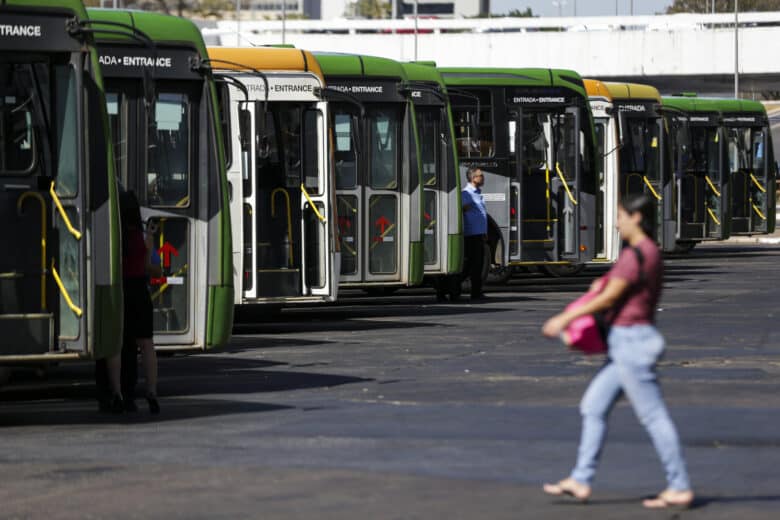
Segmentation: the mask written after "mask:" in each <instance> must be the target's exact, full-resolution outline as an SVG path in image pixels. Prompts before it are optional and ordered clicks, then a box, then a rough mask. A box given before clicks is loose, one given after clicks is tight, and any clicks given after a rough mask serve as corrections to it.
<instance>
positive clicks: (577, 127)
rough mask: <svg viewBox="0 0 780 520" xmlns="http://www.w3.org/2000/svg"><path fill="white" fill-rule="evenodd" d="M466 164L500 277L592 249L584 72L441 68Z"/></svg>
mask: <svg viewBox="0 0 780 520" xmlns="http://www.w3.org/2000/svg"><path fill="white" fill-rule="evenodd" d="M439 71H440V73H441V75H442V77H443V78H444V83H445V84H446V85H447V89H448V92H449V96H450V103H451V105H452V114H453V120H454V124H455V137H456V143H457V153H458V159H459V161H460V169H461V171H462V172H465V170H466V169H467V168H468V167H479V168H480V169H481V170H482V171H483V172H484V174H485V185H484V187H483V188H482V191H483V197H484V199H485V205H486V206H487V210H488V243H489V246H490V251H489V254H490V259H491V264H492V266H493V267H492V270H493V272H494V274H495V279H496V280H497V281H500V280H506V279H508V277H509V276H510V275H511V269H512V267H513V266H540V267H541V268H542V270H544V271H545V272H547V273H548V274H551V275H562V274H572V273H575V272H577V271H579V270H580V269H582V267H583V266H584V265H585V263H586V262H588V261H590V260H591V259H592V258H593V257H594V255H595V238H596V195H597V192H598V185H597V178H596V177H597V176H596V172H597V167H596V153H595V135H594V129H593V117H592V114H591V111H590V105H589V103H588V95H587V93H586V91H585V87H584V85H583V82H582V78H581V77H580V76H579V74H577V73H576V72H574V71H570V70H561V69H510V68H486V69H484V68H440V69H439Z"/></svg>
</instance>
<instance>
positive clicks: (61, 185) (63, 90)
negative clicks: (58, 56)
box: [55, 65, 79, 197]
mask: <svg viewBox="0 0 780 520" xmlns="http://www.w3.org/2000/svg"><path fill="white" fill-rule="evenodd" d="M55 80H56V105H57V109H56V125H57V184H56V186H57V194H58V195H59V196H61V197H73V196H75V195H76V193H78V185H79V176H78V175H79V171H78V157H77V154H76V153H73V150H78V143H77V139H78V136H77V131H76V128H78V121H77V119H78V117H77V113H78V110H77V109H78V101H77V93H76V75H75V74H74V73H73V69H72V68H71V67H70V66H69V65H59V66H57V67H56V69H55Z"/></svg>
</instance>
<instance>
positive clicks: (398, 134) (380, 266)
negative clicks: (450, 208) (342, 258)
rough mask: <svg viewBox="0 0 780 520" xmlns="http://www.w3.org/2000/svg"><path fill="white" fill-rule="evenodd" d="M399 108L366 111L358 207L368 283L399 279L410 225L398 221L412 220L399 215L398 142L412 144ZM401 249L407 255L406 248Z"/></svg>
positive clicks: (399, 160) (391, 106)
mask: <svg viewBox="0 0 780 520" xmlns="http://www.w3.org/2000/svg"><path fill="white" fill-rule="evenodd" d="M401 108H402V105H389V104H387V105H385V104H381V105H380V104H375V105H369V106H368V107H367V109H366V118H365V121H364V124H365V132H364V136H365V140H366V145H365V148H364V149H365V151H366V156H367V159H368V164H367V168H366V169H365V170H364V171H365V174H366V179H365V182H364V186H363V193H362V194H361V195H359V197H361V196H362V200H360V201H359V204H361V205H362V206H363V207H364V208H365V209H364V219H363V230H364V231H363V244H365V246H366V247H364V255H363V262H364V263H363V266H364V271H363V279H364V281H369V282H371V281H398V280H400V275H401V257H402V251H401V245H402V241H404V240H406V241H408V237H405V236H404V233H403V230H404V229H406V228H408V227H409V226H408V225H402V224H401V219H404V218H407V219H408V218H411V217H412V216H411V215H407V216H404V215H402V214H401V196H400V195H401V187H402V184H401V182H402V179H401V178H400V174H401V171H402V166H401V150H402V146H401V143H402V142H404V143H410V142H413V141H410V139H409V138H408V132H409V128H408V127H409V125H408V124H407V125H403V127H402V124H401V121H402V116H403V114H402V112H401ZM407 110H408V107H407ZM407 120H408V118H407ZM407 155H408V154H407ZM415 160H416V158H415ZM403 167H404V168H406V169H407V175H409V171H410V164H409V163H408V162H407V161H404V166H403ZM415 171H416V169H415ZM404 249H405V250H406V252H407V253H408V250H409V248H408V247H405V248H404Z"/></svg>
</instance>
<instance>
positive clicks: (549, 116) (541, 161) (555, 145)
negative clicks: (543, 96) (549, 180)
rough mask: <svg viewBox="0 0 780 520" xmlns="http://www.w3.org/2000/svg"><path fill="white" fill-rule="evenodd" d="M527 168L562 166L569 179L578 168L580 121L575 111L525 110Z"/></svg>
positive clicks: (525, 169)
mask: <svg viewBox="0 0 780 520" xmlns="http://www.w3.org/2000/svg"><path fill="white" fill-rule="evenodd" d="M522 128H523V130H522V154H523V170H524V171H526V172H530V171H533V170H545V169H548V170H550V171H552V172H557V171H558V170H560V172H561V175H563V176H564V177H565V178H566V180H567V181H569V180H573V179H574V176H575V172H576V170H577V160H578V155H579V151H578V150H577V123H576V117H575V114H574V113H572V112H524V113H523V120H522Z"/></svg>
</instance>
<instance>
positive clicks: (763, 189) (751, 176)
mask: <svg viewBox="0 0 780 520" xmlns="http://www.w3.org/2000/svg"><path fill="white" fill-rule="evenodd" d="M750 180H751V181H753V184H755V185H756V187H757V188H758V189H759V190H760V191H761V193H766V188H764V187H763V186H761V183H760V182H758V179H756V176H755V175H753V174H752V173H751V174H750Z"/></svg>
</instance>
